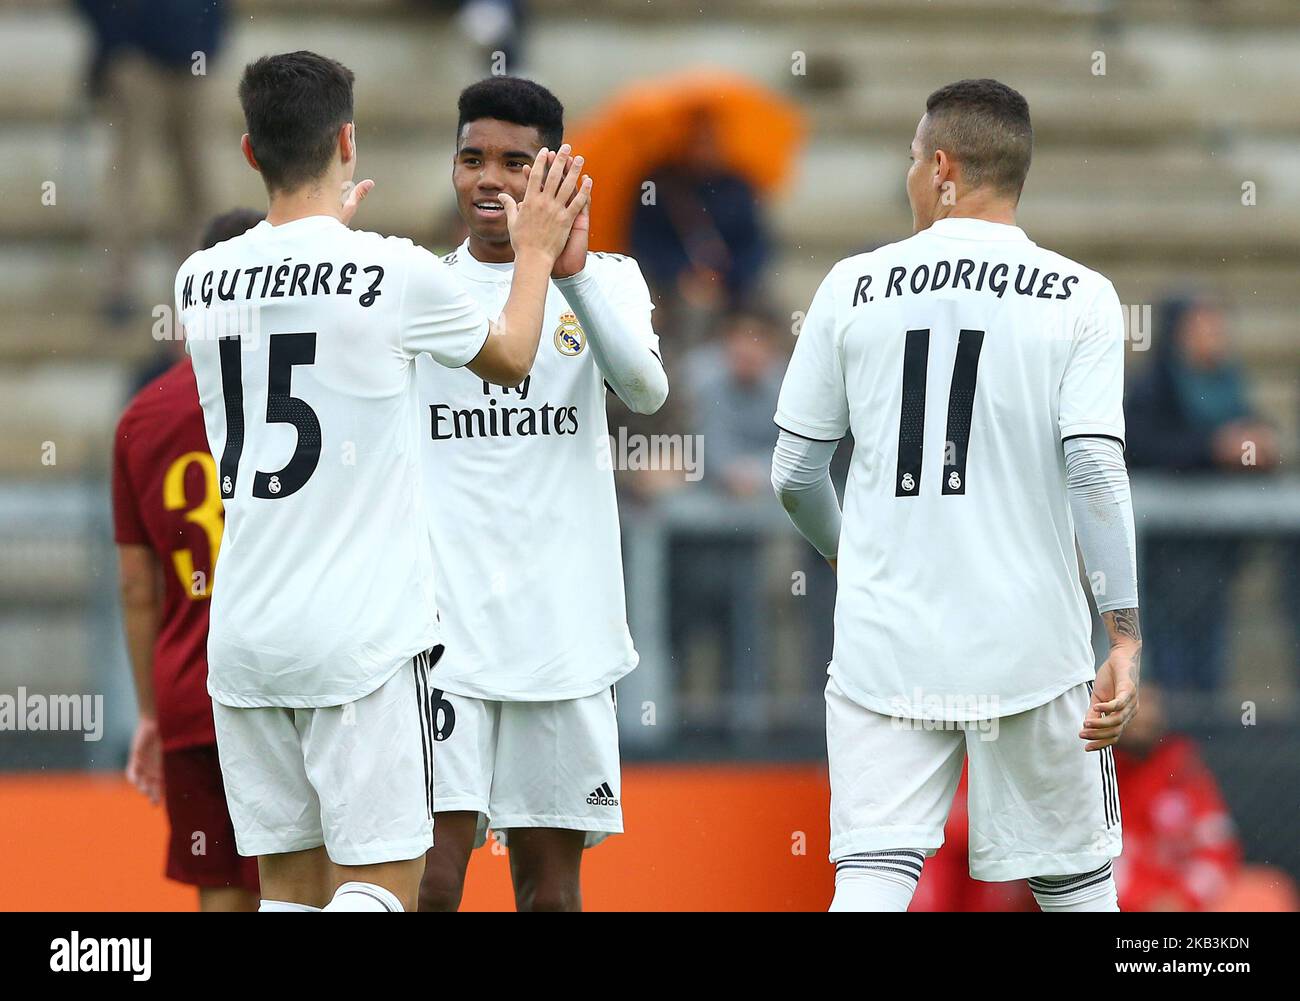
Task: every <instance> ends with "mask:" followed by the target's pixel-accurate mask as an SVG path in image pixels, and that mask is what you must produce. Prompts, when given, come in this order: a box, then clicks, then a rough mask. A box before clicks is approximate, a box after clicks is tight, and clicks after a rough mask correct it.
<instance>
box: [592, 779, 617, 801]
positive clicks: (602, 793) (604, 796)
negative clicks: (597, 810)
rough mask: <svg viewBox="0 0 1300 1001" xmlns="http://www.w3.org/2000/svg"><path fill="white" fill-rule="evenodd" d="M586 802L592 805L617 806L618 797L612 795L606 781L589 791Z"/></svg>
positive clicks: (612, 792) (611, 790)
mask: <svg viewBox="0 0 1300 1001" xmlns="http://www.w3.org/2000/svg"><path fill="white" fill-rule="evenodd" d="M587 802H588V803H589V804H591V805H592V806H618V797H617V796H615V795H614V790H613V789H611V788H610V787H609V783H608V782H602V783H601V784H600V785H598V786H597V787H596V788H595V789H593V790H592V791H591V795H589V796H588V797H587Z"/></svg>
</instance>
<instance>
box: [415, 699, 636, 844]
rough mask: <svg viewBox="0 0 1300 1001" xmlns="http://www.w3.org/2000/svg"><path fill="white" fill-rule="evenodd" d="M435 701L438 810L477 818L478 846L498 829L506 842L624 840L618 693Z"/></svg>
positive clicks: (435, 806)
mask: <svg viewBox="0 0 1300 1001" xmlns="http://www.w3.org/2000/svg"><path fill="white" fill-rule="evenodd" d="M435 677H436V674H435ZM432 697H433V703H432V706H433V710H434V740H435V744H434V748H435V750H434V759H435V761H436V762H437V768H436V769H435V770H434V779H433V809H434V811H435V813H446V812H451V811H458V810H467V811H472V812H475V813H477V814H478V815H479V824H478V837H477V839H476V841H475V847H478V846H480V845H482V844H483V842H484V840H485V839H486V837H487V829H488V827H489V826H490V827H491V828H492V830H493V831H494V832H495V833H496V836H497V838H498V839H499V840H500V841H501V842H502V843H505V841H506V838H507V837H508V835H507V833H506V832H508V831H509V830H510V829H511V828H515V827H542V828H549V829H554V830H565V831H586V832H587V839H586V847H588V848H591V847H594V846H595V845H598V844H599V843H600V842H601V841H603V840H604V839H605V838H606V837H607V836H609V835H610V834H619V833H622V831H623V807H622V804H621V795H622V794H621V792H620V785H621V781H620V772H619V754H618V719H617V705H618V703H617V698H616V696H615V693H614V689H613V688H612V687H611V688H609V689H606V690H602V691H600V692H597V693H596V694H595V695H588V696H586V697H585V698H581V699H565V700H563V701H559V702H495V701H487V700H484V699H476V698H472V697H470V696H465V695H456V694H453V693H451V692H443V691H437V690H435V691H434V692H433V696H432ZM436 837H437V835H436V834H435V838H436Z"/></svg>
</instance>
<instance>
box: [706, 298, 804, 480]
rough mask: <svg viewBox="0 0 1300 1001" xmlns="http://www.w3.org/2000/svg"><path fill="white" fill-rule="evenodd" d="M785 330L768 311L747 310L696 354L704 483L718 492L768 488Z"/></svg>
mask: <svg viewBox="0 0 1300 1001" xmlns="http://www.w3.org/2000/svg"><path fill="white" fill-rule="evenodd" d="M783 333H784V329H783V327H782V326H781V324H780V323H779V321H777V320H776V319H775V318H774V317H773V316H772V315H770V314H769V313H767V312H764V311H763V310H760V309H741V310H737V311H735V312H733V313H731V314H730V315H729V316H728V317H727V318H726V319H725V320H724V321H723V323H722V326H721V329H720V336H719V338H718V340H717V342H716V343H712V344H706V345H703V346H701V347H698V348H696V349H694V350H693V351H691V352H690V355H689V358H688V360H687V363H686V366H685V368H686V373H687V375H686V379H687V382H686V392H687V394H688V395H689V397H690V406H691V410H692V415H693V418H694V420H693V423H694V426H695V429H696V431H697V432H698V433H699V434H701V435H702V436H703V438H704V448H705V452H706V454H707V456H708V458H707V459H706V461H705V466H704V482H705V483H707V484H708V485H709V486H711V487H713V488H714V489H715V490H721V491H724V492H726V493H729V494H731V495H732V496H735V497H752V496H754V495H755V494H758V493H764V494H765V493H766V492H767V490H768V480H769V477H770V475H771V473H770V469H771V464H772V441H773V431H772V414H774V413H776V401H777V397H778V396H779V395H780V393H781V378H782V375H783V372H784V363H785V360H786V353H785V351H784V350H783V348H782V345H781V336H782V334H783Z"/></svg>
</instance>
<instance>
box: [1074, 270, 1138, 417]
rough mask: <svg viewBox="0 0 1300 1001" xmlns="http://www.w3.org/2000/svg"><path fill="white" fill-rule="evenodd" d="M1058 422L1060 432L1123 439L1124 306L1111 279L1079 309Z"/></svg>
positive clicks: (1104, 282)
mask: <svg viewBox="0 0 1300 1001" xmlns="http://www.w3.org/2000/svg"><path fill="white" fill-rule="evenodd" d="M1059 425H1060V429H1061V437H1062V438H1072V437H1077V436H1079V435H1105V436H1107V437H1110V438H1118V439H1119V440H1120V441H1121V442H1122V441H1124V312H1123V308H1122V307H1121V306H1120V303H1119V296H1118V295H1116V294H1115V286H1114V285H1112V284H1111V283H1110V282H1109V281H1103V282H1102V285H1101V288H1100V289H1099V290H1098V292H1097V294H1096V295H1095V296H1093V298H1092V302H1091V303H1090V304H1089V305H1088V307H1087V308H1086V309H1085V310H1084V311H1083V312H1082V313H1081V314H1079V319H1078V322H1077V325H1076V330H1075V332H1074V344H1073V346H1072V347H1071V349H1070V356H1069V358H1068V360H1067V361H1066V366H1065V374H1064V375H1063V376H1062V378H1061V402H1060V417H1059Z"/></svg>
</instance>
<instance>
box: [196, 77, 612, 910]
mask: <svg viewBox="0 0 1300 1001" xmlns="http://www.w3.org/2000/svg"><path fill="white" fill-rule="evenodd" d="M352 80H353V77H352V73H351V72H350V71H349V70H348V69H346V68H345V67H343V66H341V65H340V64H339V63H337V62H335V61H333V60H331V59H326V58H324V57H321V56H318V55H316V54H314V53H310V52H294V53H288V54H284V55H277V56H268V57H264V58H262V59H259V60H257V61H256V62H254V63H251V64H250V65H249V66H248V67H247V69H246V70H245V72H244V76H243V79H242V81H241V83H240V88H239V95H240V102H241V104H242V105H243V109H244V116H245V120H246V122H247V128H248V133H247V134H246V135H245V136H244V138H243V150H244V156H245V158H246V159H247V161H248V163H249V164H250V165H251V166H252V167H253V169H255V170H257V171H258V172H259V173H261V175H262V179H263V181H264V182H265V184H266V188H267V193H268V198H269V209H268V211H267V217H266V221H265V222H263V223H261V224H260V225H258V226H256V227H254V228H253V229H251V230H249V231H248V233H246V234H244V235H243V236H239V237H236V238H235V239H232V240H228V241H226V242H224V243H220V244H217V245H216V246H215V247H213V248H211V249H208V250H205V251H201V252H199V253H197V254H194V255H193V256H192V257H190V258H189V259H188V260H187V261H186V262H185V263H184V264H183V265H182V266H181V268H180V271H179V272H178V273H177V275H176V306H177V311H178V314H179V315H180V317H181V319H182V322H183V324H184V326H185V330H186V335H187V336H186V343H187V346H188V349H189V351H190V354H191V356H192V357H193V361H194V373H195V377H196V379H197V382H198V391H199V401H200V403H201V404H202V406H203V413H204V421H205V424H206V429H207V437H208V443H209V445H210V447H211V450H212V454H213V456H214V457H215V458H216V461H217V472H216V476H217V480H218V485H219V492H220V498H221V502H222V504H223V505H224V507H225V519H226V521H225V536H224V538H223V540H222V550H221V558H220V570H219V571H217V577H216V580H215V581H214V582H213V589H212V594H213V597H212V616H211V629H210V634H209V640H208V663H209V680H208V690H209V692H210V693H211V695H212V697H213V700H214V706H213V708H214V713H215V719H216V733H217V746H218V754H219V757H220V760H221V769H222V775H223V777H224V779H225V787H226V793H227V797H228V800H229V804H230V814H231V818H232V820H233V822H234V828H235V835H236V843H237V845H238V848H239V851H240V853H241V854H243V855H256V856H258V859H259V870H260V874H261V885H262V894H263V903H262V909H263V910H316V909H319V908H321V907H324V909H326V910H386V911H400V910H404V909H411V908H412V907H414V905H415V902H416V897H417V892H418V888H419V881H420V875H421V873H422V872H423V867H424V853H425V850H426V849H427V848H428V847H429V845H430V844H431V842H432V824H431V821H432V809H431V803H430V801H429V773H430V770H431V767H432V764H431V750H432V725H431V721H430V719H429V717H428V715H427V710H428V689H429V687H430V682H429V672H430V670H431V669H432V667H433V666H434V664H435V663H436V661H437V658H438V656H439V654H440V652H441V648H442V643H443V639H442V635H441V631H440V628H439V624H438V620H437V608H436V605H435V588H434V560H433V554H432V549H431V546H430V543H429V533H428V527H427V516H426V513H425V512H426V505H425V498H424V495H423V492H422V490H421V485H420V481H419V461H420V460H419V438H418V435H419V430H418V428H417V426H416V402H415V401H416V396H415V360H416V358H417V357H426V358H429V359H430V361H431V362H432V363H433V364H436V365H443V366H447V367H449V368H456V369H459V368H466V369H468V370H469V371H470V372H472V373H474V377H475V378H483V379H491V380H492V381H494V382H498V383H502V384H505V385H516V384H518V383H520V382H521V381H522V380H523V379H524V378H525V377H526V376H527V374H528V372H529V370H530V369H531V368H532V364H533V359H534V356H535V354H536V351H537V345H538V338H539V336H540V332H541V324H542V316H543V308H544V306H545V299H546V295H547V287H548V279H549V275H550V273H551V270H552V267H553V265H554V262H555V259H556V256H557V255H558V254H559V253H560V252H561V250H562V249H563V248H564V246H565V243H566V241H567V239H568V234H569V231H570V229H571V227H572V224H573V220H574V219H576V218H577V215H578V213H579V212H580V211H581V210H582V209H583V207H584V206H585V204H586V197H587V194H586V192H587V190H588V184H587V181H586V180H585V179H581V180H580V173H579V171H578V169H577V168H576V167H574V166H573V165H572V164H571V163H570V161H569V158H568V157H567V155H562V156H560V157H559V158H558V159H556V160H555V161H554V162H553V163H552V161H551V159H550V156H549V155H547V156H546V158H545V159H546V163H547V164H550V169H549V172H547V171H545V170H543V169H537V170H534V171H533V172H532V173H531V175H530V176H529V177H528V179H527V197H526V198H524V197H523V195H524V186H522V185H521V186H520V187H519V188H518V189H516V194H518V195H519V196H520V200H521V201H522V204H518V205H516V204H515V202H514V201H512V200H510V199H503V201H505V209H504V213H503V214H506V215H508V217H509V222H508V224H507V225H508V228H509V231H510V237H511V239H512V240H513V241H514V248H515V254H516V267H515V271H514V276H513V277H514V281H513V284H512V285H511V287H510V292H509V296H508V297H506V296H503V297H502V301H503V302H504V306H502V308H501V309H500V310H494V311H493V312H491V313H485V312H484V310H483V308H482V307H481V306H480V305H479V304H478V303H477V302H476V301H475V300H474V299H473V298H472V297H471V296H469V295H468V294H466V292H465V290H464V287H463V284H462V283H461V281H460V280H459V279H458V278H457V277H456V276H455V275H453V274H452V272H451V271H450V270H449V269H448V268H447V267H446V266H445V265H443V264H442V263H441V262H439V261H438V259H437V258H436V257H434V256H433V255H432V254H430V253H428V252H427V251H424V250H421V249H420V248H418V247H416V246H414V245H413V244H412V243H411V242H410V241H409V240H400V239H393V238H385V237H381V236H378V235H376V234H374V233H366V232H360V231H354V230H351V229H349V228H348V226H347V225H346V224H347V222H348V221H349V220H350V218H351V216H352V213H353V212H354V211H355V209H356V206H357V203H358V202H359V201H360V199H361V198H362V197H364V196H365V194H366V192H368V191H369V190H370V189H371V188H372V187H373V182H372V181H368V180H367V181H362V182H361V184H359V185H357V186H356V187H355V188H354V189H353V190H352V192H351V193H350V194H349V195H348V197H347V200H346V202H344V201H342V196H341V192H342V191H343V189H344V187H345V186H346V185H347V184H348V183H349V182H350V181H351V180H352V177H353V173H354V170H355V167H356V152H357V147H356V141H355V136H354V130H353V123H352ZM541 160H542V157H539V163H540V162H541ZM544 174H545V178H543V175H544ZM497 305H500V303H498V304H497ZM498 315H499V317H500V319H499V320H497V321H496V322H491V321H489V319H488V317H489V316H498Z"/></svg>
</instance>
